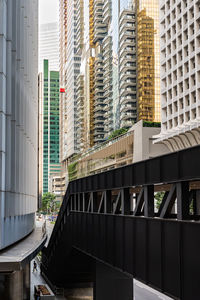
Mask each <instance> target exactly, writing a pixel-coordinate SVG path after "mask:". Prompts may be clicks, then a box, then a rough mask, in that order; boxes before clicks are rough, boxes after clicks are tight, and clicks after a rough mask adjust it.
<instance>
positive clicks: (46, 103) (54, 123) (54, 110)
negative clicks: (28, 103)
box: [42, 60, 60, 193]
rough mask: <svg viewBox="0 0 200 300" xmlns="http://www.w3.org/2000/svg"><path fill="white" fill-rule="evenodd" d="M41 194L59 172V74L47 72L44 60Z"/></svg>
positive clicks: (46, 63) (47, 189)
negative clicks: (51, 177) (51, 178)
mask: <svg viewBox="0 0 200 300" xmlns="http://www.w3.org/2000/svg"><path fill="white" fill-rule="evenodd" d="M42 83H43V97H42V100H43V109H42V112H43V114H42V119H43V128H42V129H43V131H42V136H43V145H42V154H43V164H42V165H43V171H42V176H43V193H46V192H48V191H49V179H50V176H51V175H54V174H55V175H57V174H58V173H59V172H60V163H59V147H60V145H59V93H60V91H59V72H57V71H51V70H49V62H48V60H44V72H43V81H42Z"/></svg>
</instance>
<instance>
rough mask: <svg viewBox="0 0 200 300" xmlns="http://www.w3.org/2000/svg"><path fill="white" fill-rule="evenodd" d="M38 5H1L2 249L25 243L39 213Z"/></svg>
mask: <svg viewBox="0 0 200 300" xmlns="http://www.w3.org/2000/svg"><path fill="white" fill-rule="evenodd" d="M37 34H38V1H37V0H32V1H30V0H28V1H23V3H22V1H1V4H0V53H1V54H0V211H1V213H0V249H2V248H4V247H7V246H9V245H10V244H12V243H14V242H16V241H18V240H20V239H22V238H23V237H25V236H26V235H27V234H29V233H30V232H31V231H32V230H33V229H34V225H35V211H36V210H37V113H38V104H37V103H38V101H37V96H38V95H37V70H38V52H37V47H38V42H37V40H38V39H37Z"/></svg>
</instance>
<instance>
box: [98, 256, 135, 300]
mask: <svg viewBox="0 0 200 300" xmlns="http://www.w3.org/2000/svg"><path fill="white" fill-rule="evenodd" d="M102 299H103V300H122V299H123V300H132V299H133V278H131V277H128V276H127V275H125V274H123V273H122V272H119V271H116V270H115V269H113V268H111V267H109V266H107V265H105V264H102V263H99V262H96V278H95V283H94V300H102Z"/></svg>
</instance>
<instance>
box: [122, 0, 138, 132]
mask: <svg viewBox="0 0 200 300" xmlns="http://www.w3.org/2000/svg"><path fill="white" fill-rule="evenodd" d="M118 26H119V50H118V51H119V68H118V69H119V70H118V71H119V95H120V127H126V128H127V127H131V126H132V125H133V124H134V123H136V122H137V117H138V116H137V99H136V93H137V87H136V12H135V5H133V2H132V1H130V0H119V25H118Z"/></svg>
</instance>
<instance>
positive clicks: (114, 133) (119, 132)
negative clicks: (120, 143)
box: [108, 127, 128, 140]
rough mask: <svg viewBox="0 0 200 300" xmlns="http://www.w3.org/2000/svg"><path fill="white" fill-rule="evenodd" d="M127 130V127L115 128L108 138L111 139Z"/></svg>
mask: <svg viewBox="0 0 200 300" xmlns="http://www.w3.org/2000/svg"><path fill="white" fill-rule="evenodd" d="M127 131H128V129H127V128H124V127H122V128H120V129H117V130H115V131H113V132H112V133H111V135H110V136H109V137H108V140H111V139H113V138H115V137H117V136H120V135H122V134H125V133H126V132H127Z"/></svg>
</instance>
